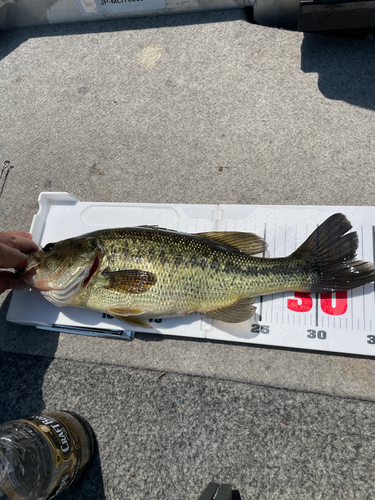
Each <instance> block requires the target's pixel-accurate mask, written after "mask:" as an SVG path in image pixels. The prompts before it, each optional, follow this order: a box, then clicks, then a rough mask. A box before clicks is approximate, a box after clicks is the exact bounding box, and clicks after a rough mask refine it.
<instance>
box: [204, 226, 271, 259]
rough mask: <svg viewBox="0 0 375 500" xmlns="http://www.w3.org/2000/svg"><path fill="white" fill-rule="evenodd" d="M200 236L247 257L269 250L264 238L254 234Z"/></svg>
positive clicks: (236, 233) (229, 233)
mask: <svg viewBox="0 0 375 500" xmlns="http://www.w3.org/2000/svg"><path fill="white" fill-rule="evenodd" d="M197 234H198V236H203V237H204V238H209V239H210V240H214V241H218V242H219V243H224V244H225V245H228V246H230V247H233V248H235V249H236V250H239V251H240V252H243V253H245V254H247V255H255V254H257V253H263V252H265V251H266V249H267V243H266V242H265V241H264V239H263V238H261V237H260V236H258V235H257V234H254V233H241V232H238V231H212V232H209V233H197Z"/></svg>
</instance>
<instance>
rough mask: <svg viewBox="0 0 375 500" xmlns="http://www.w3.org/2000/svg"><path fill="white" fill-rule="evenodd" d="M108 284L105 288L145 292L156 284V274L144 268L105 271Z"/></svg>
mask: <svg viewBox="0 0 375 500" xmlns="http://www.w3.org/2000/svg"><path fill="white" fill-rule="evenodd" d="M103 276H104V277H105V278H106V279H107V281H108V284H107V285H105V288H107V289H108V290H112V291H113V292H119V293H144V292H147V290H148V289H149V288H150V287H152V286H153V285H155V283H156V276H155V275H154V274H152V273H150V272H149V271H143V270H142V269H125V270H122V271H103Z"/></svg>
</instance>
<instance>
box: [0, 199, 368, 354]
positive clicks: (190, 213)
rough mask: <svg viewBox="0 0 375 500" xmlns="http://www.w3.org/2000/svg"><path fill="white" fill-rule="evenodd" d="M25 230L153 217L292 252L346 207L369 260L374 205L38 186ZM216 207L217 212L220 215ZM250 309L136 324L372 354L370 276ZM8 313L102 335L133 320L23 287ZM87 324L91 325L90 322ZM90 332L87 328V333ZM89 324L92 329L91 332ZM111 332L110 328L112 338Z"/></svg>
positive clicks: (75, 229)
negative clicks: (250, 237)
mask: <svg viewBox="0 0 375 500" xmlns="http://www.w3.org/2000/svg"><path fill="white" fill-rule="evenodd" d="M39 206H40V208H39V212H38V214H36V215H35V216H34V219H33V223H32V226H31V232H32V234H33V236H34V239H35V241H36V242H37V243H38V244H40V245H41V246H44V245H45V244H47V243H49V242H52V241H58V240H61V239H65V238H68V237H72V236H77V235H80V234H84V233H88V232H91V231H95V230H97V229H101V228H105V227H127V226H136V225H158V226H159V227H165V228H169V229H175V230H177V231H182V232H190V233H194V232H204V231H213V230H217V231H219V230H220V231H223V230H227V231H246V232H254V233H257V234H259V235H260V236H262V237H265V240H266V241H267V243H268V250H267V257H283V256H286V255H289V254H290V253H292V252H293V251H294V250H295V249H296V248H297V247H298V246H299V245H300V244H301V243H303V241H304V240H305V239H306V238H307V237H308V236H309V235H310V234H311V233H312V232H313V230H314V229H315V228H316V227H317V226H318V225H319V224H321V223H322V222H323V221H324V220H325V219H326V218H328V217H329V216H330V215H332V214H334V213H336V212H342V213H344V214H345V215H346V216H347V218H348V219H349V220H350V222H351V223H352V225H353V230H356V231H357V233H358V236H359V248H358V252H357V257H358V259H361V260H366V261H370V262H374V253H375V243H374V240H375V208H374V207H330V206H261V205H257V206H249V205H172V204H134V203H133V204H127V203H90V202H80V201H79V200H77V199H76V198H75V197H73V196H71V195H69V194H68V193H41V194H40V196H39ZM218 214H220V217H218ZM255 305H256V307H257V311H256V314H255V315H254V316H253V317H252V318H251V319H250V320H248V321H245V322H243V323H239V324H228V323H223V322H220V321H216V320H215V321H214V320H210V319H208V318H204V317H202V316H201V315H199V314H193V315H188V316H185V317H180V318H168V319H163V320H154V321H151V322H150V326H151V327H152V328H151V329H142V328H137V331H142V332H145V333H147V332H150V333H160V334H164V335H173V336H182V337H191V338H201V339H212V340H222V341H230V342H241V343H250V344H259V345H268V346H279V347H286V348H297V349H307V350H318V351H328V352H338V353H350V354H359V355H365V356H374V355H375V293H374V284H373V283H371V284H368V285H366V286H364V287H359V288H357V289H355V290H351V291H348V292H343V293H339V294H322V295H316V294H310V295H309V294H304V295H303V294H302V295H301V294H294V293H289V292H288V293H281V294H274V295H269V296H263V297H258V298H257V299H256V301H255ZM7 319H8V320H9V321H13V322H15V323H21V324H28V325H35V326H40V327H41V328H44V329H48V328H49V329H51V330H53V329H59V331H60V330H61V328H62V326H63V325H66V328H67V331H74V329H75V328H76V332H75V333H85V331H86V332H87V334H95V335H99V336H100V332H102V333H103V335H104V334H105V333H106V332H107V335H106V336H108V334H109V336H111V334H110V330H116V329H118V331H119V332H121V331H124V330H131V329H132V327H131V326H129V325H126V324H125V323H123V322H121V321H119V320H116V319H114V318H111V317H108V316H106V315H103V314H102V313H98V312H96V311H90V310H87V309H80V308H74V307H65V308H57V307H55V306H53V305H52V304H51V303H49V302H48V301H47V300H45V299H44V298H43V297H40V296H37V295H35V294H32V293H31V292H27V291H15V292H13V296H12V300H11V303H10V307H9V311H8V316H7ZM90 328H91V330H90ZM90 332H91V333H90ZM92 332H94V333H92ZM115 337H116V335H115V334H114V335H113V338H115Z"/></svg>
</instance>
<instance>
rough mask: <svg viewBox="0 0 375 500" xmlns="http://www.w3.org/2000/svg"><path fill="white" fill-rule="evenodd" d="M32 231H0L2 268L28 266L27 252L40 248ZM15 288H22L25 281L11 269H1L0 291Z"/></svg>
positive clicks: (18, 268)
mask: <svg viewBox="0 0 375 500" xmlns="http://www.w3.org/2000/svg"><path fill="white" fill-rule="evenodd" d="M38 249H39V247H38V245H37V244H36V243H35V242H34V241H33V240H32V236H31V234H30V233H26V232H23V231H6V232H3V233H1V232H0V268H1V269H10V268H13V269H17V270H21V269H24V268H25V267H26V262H27V257H26V255H25V253H27V252H32V251H33V250H38ZM9 288H13V289H15V290H21V289H22V288H25V285H24V283H22V281H21V280H20V279H19V278H17V276H16V275H15V274H14V273H12V272H11V271H0V293H3V292H4V291H5V290H8V289H9Z"/></svg>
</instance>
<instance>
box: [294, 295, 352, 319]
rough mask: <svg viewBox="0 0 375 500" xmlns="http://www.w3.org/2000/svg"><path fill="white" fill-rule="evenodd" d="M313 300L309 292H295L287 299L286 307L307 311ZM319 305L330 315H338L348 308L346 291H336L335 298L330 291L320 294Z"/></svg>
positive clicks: (310, 307)
mask: <svg viewBox="0 0 375 500" xmlns="http://www.w3.org/2000/svg"><path fill="white" fill-rule="evenodd" d="M312 306H313V300H312V298H311V296H310V294H309V293H302V292H295V293H294V299H288V303H287V307H288V309H290V310H291V311H294V312H307V311H310V309H312ZM320 307H321V308H322V311H323V312H324V313H326V314H329V315H330V316H340V315H341V314H345V313H346V311H347V309H348V300H347V292H336V300H335V301H334V300H333V297H332V293H322V294H321V295H320Z"/></svg>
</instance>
